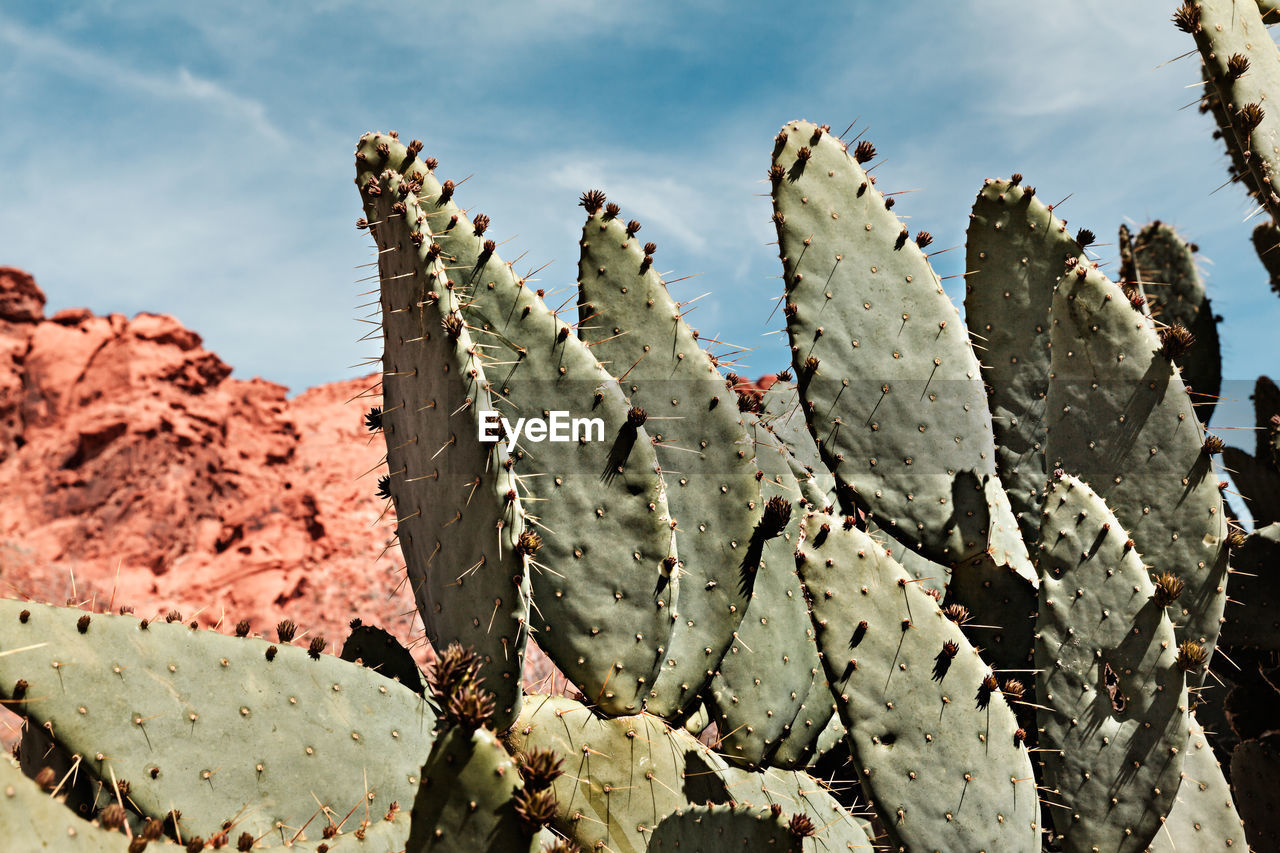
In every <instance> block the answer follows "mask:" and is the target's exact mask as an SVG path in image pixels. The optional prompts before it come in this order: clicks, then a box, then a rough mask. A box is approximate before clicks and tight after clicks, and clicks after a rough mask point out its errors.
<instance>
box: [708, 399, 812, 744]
mask: <svg viewBox="0 0 1280 853" xmlns="http://www.w3.org/2000/svg"><path fill="white" fill-rule="evenodd" d="M747 430H748V434H749V435H750V436H751V438H752V440H753V442H754V444H755V461H756V464H758V465H759V468H758V469H757V470H758V471H759V475H760V476H759V479H758V482H757V483H755V485H756V486H757V488H758V490H759V491H758V498H757V502H758V503H759V504H760V505H761V506H767V505H769V503H770V502H771V501H772V502H775V512H776V511H777V508H778V507H780V506H781V505H785V506H787V507H791V512H790V515H789V517H788V518H786V519H785V524H784V525H783V526H782V529H781V531H780V535H779V536H776V537H773V538H771V539H767V540H763V541H760V542H758V543H755V546H756V547H758V548H759V562H760V566H761V568H760V570H759V572H758V573H757V574H756V575H755V577H754V578H751V593H750V601H749V603H748V604H747V613H746V615H745V616H744V617H743V620H742V624H741V625H740V626H739V627H738V631H737V634H736V635H735V637H734V641H733V643H732V644H730V646H729V650H728V652H727V653H726V654H725V656H724V658H723V659H722V660H721V661H720V665H719V666H718V667H717V669H716V674H715V677H714V678H713V679H712V681H711V684H710V687H709V689H708V693H707V703H708V706H709V707H710V709H711V711H712V718H713V719H714V720H715V722H716V725H717V727H718V729H719V732H720V741H719V743H718V744H717V747H716V748H717V749H718V750H719V751H720V752H722V753H723V754H724V755H725V757H726V758H728V759H729V760H730V761H732V762H735V763H742V764H747V765H751V766H759V765H763V764H767V763H770V762H773V761H775V760H776V761H779V762H780V763H781V764H783V765H784V766H797V765H798V764H801V763H803V762H804V761H806V760H807V758H808V755H809V753H811V751H812V749H813V747H814V745H815V742H816V738H817V735H818V734H819V733H820V731H821V728H822V726H824V725H825V724H826V722H827V721H828V720H830V718H831V702H830V695H829V692H828V691H827V688H826V683H825V680H824V679H823V677H822V664H821V662H820V661H819V659H818V648H817V646H816V645H815V644H814V640H813V627H812V626H811V625H810V622H809V612H808V608H807V606H806V605H805V602H804V596H803V594H802V592H801V590H800V580H799V578H797V577H796V573H795V562H794V560H793V558H792V552H793V551H794V550H795V547H796V545H797V543H798V542H799V540H800V536H799V534H800V517H801V515H802V514H803V509H802V507H803V506H804V505H805V503H804V493H803V492H802V491H801V489H800V486H799V483H798V482H797V480H796V477H795V474H794V468H793V467H792V465H791V463H790V461H789V460H788V458H787V452H786V448H785V447H784V446H783V445H782V444H781V443H780V442H779V441H778V440H777V437H776V436H775V435H774V434H773V433H772V432H770V431H769V429H768V428H767V427H766V426H765V425H764V423H763V422H762V421H761V420H759V419H758V418H756V417H755V415H754V414H751V413H748V416H747ZM779 520H781V519H779ZM815 728H816V729H817V730H815Z"/></svg>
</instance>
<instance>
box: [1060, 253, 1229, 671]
mask: <svg viewBox="0 0 1280 853" xmlns="http://www.w3.org/2000/svg"><path fill="white" fill-rule="evenodd" d="M1052 317H1053V330H1052V336H1051V342H1052V348H1051V352H1052V367H1053V375H1052V377H1051V381H1050V383H1049V405H1048V415H1047V418H1048V427H1049V436H1048V446H1047V455H1046V459H1048V460H1049V461H1048V464H1047V467H1048V468H1049V469H1050V470H1054V469H1058V468H1061V469H1062V470H1064V471H1065V472H1066V473H1068V474H1072V475H1075V476H1077V477H1079V478H1080V479H1081V480H1084V481H1085V482H1087V483H1089V485H1090V486H1091V487H1092V488H1093V490H1094V491H1096V492H1097V493H1098V494H1099V495H1101V496H1102V498H1103V499H1105V500H1106V502H1107V504H1108V505H1109V506H1110V507H1111V511H1112V512H1114V513H1115V515H1116V517H1117V518H1118V519H1119V521H1120V525H1121V526H1122V527H1123V528H1124V529H1125V530H1127V531H1128V532H1129V535H1130V536H1132V537H1133V540H1134V542H1135V543H1136V544H1137V551H1138V553H1140V554H1142V557H1143V559H1145V560H1146V561H1147V562H1148V563H1149V564H1150V565H1152V566H1154V567H1155V570H1156V571H1157V572H1170V573H1172V574H1174V575H1177V576H1178V577H1179V578H1180V579H1181V580H1182V581H1183V582H1184V583H1185V584H1186V589H1185V591H1184V592H1183V593H1182V595H1181V596H1180V597H1179V598H1178V599H1177V600H1176V601H1174V602H1171V603H1170V605H1169V617H1170V619H1171V620H1172V621H1173V625H1174V628H1175V630H1176V631H1177V634H1178V642H1180V643H1181V642H1184V641H1188V640H1189V641H1194V642H1196V643H1200V644H1201V645H1203V646H1204V648H1205V649H1206V650H1207V651H1208V652H1209V653H1210V654H1212V650H1213V647H1214V645H1215V643H1216V642H1217V637H1218V631H1219V629H1220V625H1221V619H1222V612H1223V608H1224V607H1225V605H1226V583H1227V547H1226V535H1227V525H1226V518H1225V517H1224V516H1225V513H1224V512H1223V504H1222V494H1221V493H1220V492H1219V490H1218V478H1217V476H1216V475H1215V472H1214V470H1213V464H1212V461H1211V457H1210V452H1211V450H1212V445H1211V444H1210V445H1206V435H1205V431H1204V428H1203V427H1202V426H1201V424H1200V421H1199V419H1198V418H1197V416H1196V410H1195V407H1194V406H1193V405H1192V402H1191V398H1190V397H1189V396H1188V394H1187V391H1186V388H1185V387H1184V386H1183V384H1182V379H1181V378H1180V377H1179V375H1178V371H1177V369H1176V367H1175V360H1176V359H1177V358H1178V356H1180V355H1181V354H1182V352H1183V351H1184V350H1185V347H1186V344H1187V340H1186V336H1185V331H1182V330H1180V328H1179V327H1170V328H1166V329H1164V330H1162V331H1161V332H1160V334H1157V333H1156V331H1155V329H1153V328H1152V322H1151V320H1150V319H1149V318H1147V317H1145V316H1143V315H1142V314H1141V313H1140V312H1138V311H1135V310H1134V309H1133V307H1132V306H1131V305H1130V304H1129V301H1128V299H1127V298H1126V297H1125V294H1124V292H1123V291H1122V290H1121V289H1120V288H1119V287H1117V286H1116V285H1114V284H1112V283H1111V282H1110V281H1108V280H1107V279H1106V277H1105V276H1104V275H1102V274H1101V273H1100V272H1098V271H1097V269H1095V268H1093V267H1092V266H1090V265H1087V264H1084V263H1077V264H1076V266H1075V267H1073V268H1072V269H1070V270H1068V271H1067V272H1066V275H1064V276H1063V279H1062V282H1061V283H1060V284H1059V285H1058V288H1057V291H1056V292H1055V293H1054V298H1053V312H1052ZM1202 678H1203V672H1200V673H1197V675H1196V677H1195V678H1194V679H1193V686H1195V685H1198V684H1199V683H1200V680H1201V679H1202Z"/></svg>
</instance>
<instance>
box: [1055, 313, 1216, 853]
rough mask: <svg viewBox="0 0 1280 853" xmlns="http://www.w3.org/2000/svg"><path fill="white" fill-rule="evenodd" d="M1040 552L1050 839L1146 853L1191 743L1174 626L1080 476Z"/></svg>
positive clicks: (1067, 490) (1067, 489)
mask: <svg viewBox="0 0 1280 853" xmlns="http://www.w3.org/2000/svg"><path fill="white" fill-rule="evenodd" d="M1126 310H1127V309H1126ZM1039 548H1040V554H1039V559H1038V563H1037V564H1038V566H1039V569H1040V572H1041V577H1040V617H1039V619H1038V621H1037V623H1036V636H1037V639H1036V656H1035V663H1036V668H1037V672H1038V675H1037V678H1036V688H1037V689H1036V695H1037V701H1038V702H1039V703H1040V707H1039V709H1038V713H1037V721H1038V725H1039V729H1040V740H1039V748H1040V752H1039V753H1038V755H1040V756H1041V757H1042V758H1043V764H1042V767H1043V770H1044V780H1045V781H1044V784H1045V785H1046V786H1047V787H1048V788H1049V789H1050V790H1051V791H1052V794H1051V799H1052V801H1053V802H1055V803H1057V807H1053V808H1050V809H1049V813H1050V815H1051V816H1052V819H1053V825H1054V828H1055V830H1056V836H1057V838H1058V840H1059V842H1060V843H1061V846H1062V849H1063V850H1066V851H1075V850H1079V851H1088V850H1091V849H1105V850H1114V851H1129V850H1132V851H1141V850H1144V849H1145V848H1146V847H1147V845H1148V844H1150V843H1151V840H1152V839H1153V838H1154V837H1155V834H1156V832H1157V831H1158V830H1159V829H1160V826H1161V824H1162V822H1163V821H1164V819H1165V817H1166V816H1167V815H1168V814H1169V810H1170V809H1171V808H1172V807H1173V803H1174V797H1175V795H1176V794H1177V793H1178V783H1179V781H1180V778H1181V776H1180V773H1181V771H1182V762H1183V755H1182V750H1183V747H1184V746H1185V745H1186V742H1187V729H1188V722H1187V690H1186V681H1185V677H1184V673H1183V669H1182V668H1180V665H1179V664H1180V657H1179V656H1180V652H1179V648H1178V643H1177V640H1176V639H1175V635H1174V628H1173V625H1172V624H1170V622H1169V617H1168V615H1167V614H1166V612H1165V607H1164V606H1162V604H1161V603H1160V601H1158V600H1157V598H1156V592H1155V586H1154V584H1153V583H1152V579H1151V575H1150V574H1149V573H1148V570H1147V567H1146V566H1144V565H1143V562H1142V558H1141V557H1140V556H1139V555H1138V552H1137V550H1136V549H1135V548H1134V547H1133V544H1132V542H1131V541H1130V540H1128V538H1127V534H1126V533H1125V531H1124V528H1123V527H1121V525H1120V523H1119V522H1118V521H1117V520H1116V517H1115V515H1114V514H1113V513H1112V512H1111V511H1110V509H1109V508H1108V506H1107V504H1106V503H1105V502H1104V501H1103V500H1102V498H1101V497H1099V496H1098V495H1097V494H1096V493H1094V491H1093V490H1092V489H1090V488H1089V487H1088V486H1086V485H1084V484H1083V483H1082V482H1081V481H1079V480H1077V479H1076V478H1074V477H1071V476H1064V477H1062V478H1061V479H1060V480H1058V481H1057V482H1056V483H1055V484H1054V485H1053V487H1052V488H1051V489H1050V491H1049V493H1048V495H1046V498H1045V511H1044V516H1043V520H1042V523H1041V529H1040V545H1039ZM1193 663H1194V665H1195V666H1199V665H1201V664H1202V663H1203V661H1197V662H1192V661H1188V664H1187V668H1190V666H1191V665H1193Z"/></svg>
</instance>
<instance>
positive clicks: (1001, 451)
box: [964, 175, 1082, 548]
mask: <svg viewBox="0 0 1280 853" xmlns="http://www.w3.org/2000/svg"><path fill="white" fill-rule="evenodd" d="M1081 253H1082V249H1081V248H1080V244H1079V243H1078V242H1076V240H1075V238H1073V237H1072V236H1071V235H1070V234H1068V233H1067V226H1066V223H1065V222H1063V221H1062V220H1061V219H1059V218H1058V217H1056V216H1054V215H1053V211H1052V210H1050V209H1049V207H1048V206H1047V205H1045V203H1044V202H1043V201H1041V199H1040V198H1039V197H1037V196H1036V190H1035V187H1032V186H1026V185H1023V183H1022V176H1021V175H1017V176H1015V178H1014V179H1011V180H1007V181H1004V180H990V179H988V180H987V181H986V183H985V184H984V185H983V187H982V189H981V191H979V192H978V198H977V200H976V201H975V202H974V203H973V212H972V213H971V214H970V216H969V231H968V239H967V240H966V242H965V297H964V310H965V318H966V320H967V321H968V324H969V329H970V331H971V332H973V333H974V334H976V335H977V336H978V340H979V343H980V345H981V347H982V377H983V379H985V380H986V382H987V385H988V386H990V388H991V393H990V396H989V397H988V404H989V406H990V408H991V424H992V428H993V430H994V433H995V444H996V448H995V453H996V457H995V458H996V468H997V469H998V470H999V472H1000V479H1001V481H1002V482H1003V483H1004V486H1005V488H1006V489H1007V490H1008V492H1009V503H1010V504H1011V505H1012V507H1013V511H1014V514H1015V515H1016V516H1017V518H1018V525H1019V527H1020V528H1021V530H1022V537H1023V539H1024V541H1026V542H1027V544H1028V547H1029V548H1031V547H1032V546H1033V545H1034V543H1035V537H1036V534H1037V533H1038V532H1039V529H1040V504H1041V502H1042V501H1043V498H1044V484H1045V479H1046V472H1045V468H1044V448H1045V424H1044V408H1045V400H1046V396H1047V394H1048V391H1049V309H1050V307H1051V306H1052V304H1053V288H1054V286H1055V285H1056V284H1057V282H1058V279H1060V278H1061V277H1062V273H1063V270H1064V269H1065V268H1066V262H1067V259H1068V258H1076V257H1079V256H1080V255H1081Z"/></svg>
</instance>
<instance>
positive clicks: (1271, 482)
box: [1222, 376, 1280, 527]
mask: <svg viewBox="0 0 1280 853" xmlns="http://www.w3.org/2000/svg"><path fill="white" fill-rule="evenodd" d="M1249 396H1250V399H1252V400H1253V412H1254V421H1255V430H1256V432H1255V435H1256V436H1257V437H1256V439H1255V448H1254V452H1253V455H1252V456H1250V455H1249V454H1248V453H1247V452H1245V451H1243V450H1241V449H1239V448H1237V447H1227V448H1225V449H1224V450H1223V452H1222V461H1223V462H1224V463H1225V464H1226V466H1227V469H1228V470H1230V471H1231V477H1232V479H1233V480H1235V484H1236V488H1238V489H1239V490H1240V494H1241V495H1242V496H1243V497H1244V499H1245V502H1246V506H1247V507H1248V508H1249V514H1250V515H1251V516H1252V517H1253V523H1254V526H1255V527H1263V526H1265V525H1269V524H1274V523H1275V522H1277V521H1280V455H1278V454H1277V444H1278V441H1277V439H1278V438H1280V420H1273V418H1280V388H1277V387H1276V384H1275V383H1274V382H1272V381H1271V380H1270V379H1269V378H1267V377H1266V376H1259V377H1258V381H1257V383H1256V384H1255V385H1254V389H1253V393H1252V394H1251V395H1249Z"/></svg>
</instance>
